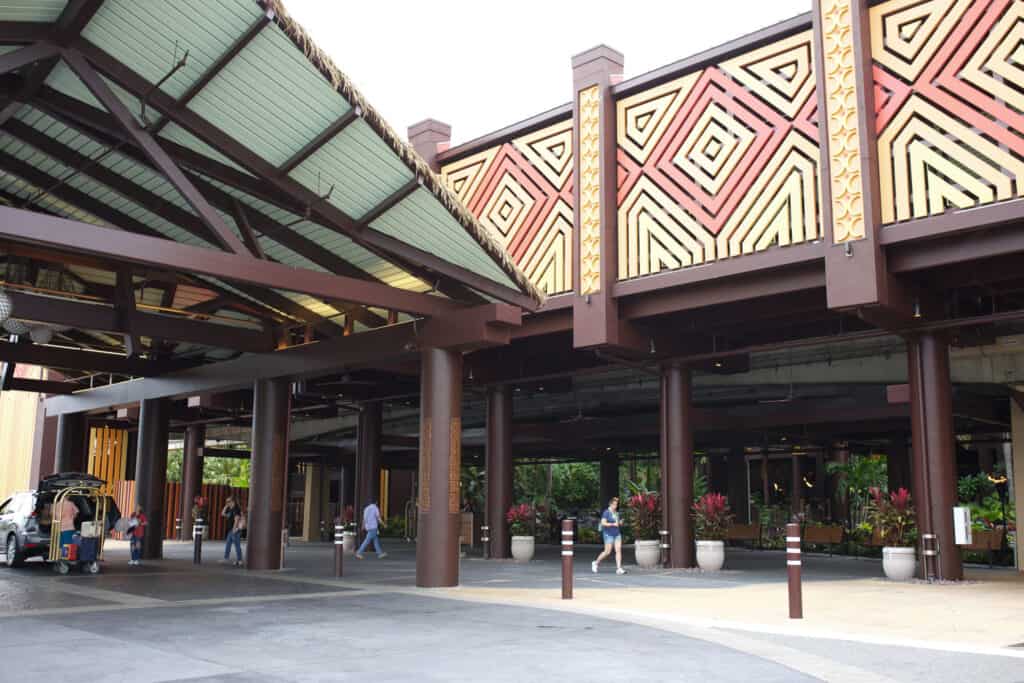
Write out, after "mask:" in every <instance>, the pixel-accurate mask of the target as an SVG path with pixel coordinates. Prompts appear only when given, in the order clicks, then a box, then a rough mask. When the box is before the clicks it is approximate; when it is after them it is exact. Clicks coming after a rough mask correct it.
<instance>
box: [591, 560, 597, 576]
mask: <svg viewBox="0 0 1024 683" xmlns="http://www.w3.org/2000/svg"><path fill="white" fill-rule="evenodd" d="M590 571H592V572H594V573H595V574H596V573H597V562H591V563H590Z"/></svg>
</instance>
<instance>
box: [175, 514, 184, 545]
mask: <svg viewBox="0 0 1024 683" xmlns="http://www.w3.org/2000/svg"><path fill="white" fill-rule="evenodd" d="M174 537H175V538H176V539H178V540H179V541H183V540H185V539H183V538H182V537H181V517H175V518H174Z"/></svg>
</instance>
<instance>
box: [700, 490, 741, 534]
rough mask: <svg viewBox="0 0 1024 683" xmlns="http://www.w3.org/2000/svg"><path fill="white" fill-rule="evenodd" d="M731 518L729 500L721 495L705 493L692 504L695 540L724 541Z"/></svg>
mask: <svg viewBox="0 0 1024 683" xmlns="http://www.w3.org/2000/svg"><path fill="white" fill-rule="evenodd" d="M732 518H733V515H732V511H731V510H730V509H729V500H728V499H727V498H726V497H725V496H723V495H722V494H721V493H705V494H704V495H703V496H701V497H700V498H698V499H697V501H696V502H695V503H694V504H693V522H694V527H695V533H696V537H697V540H700V541H724V540H725V534H726V532H727V531H728V530H729V524H730V523H731V522H732Z"/></svg>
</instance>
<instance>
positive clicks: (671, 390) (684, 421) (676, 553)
mask: <svg viewBox="0 0 1024 683" xmlns="http://www.w3.org/2000/svg"><path fill="white" fill-rule="evenodd" d="M661 383H662V401H663V403H664V405H663V410H662V424H661V433H662V434H663V439H664V446H665V455H664V462H665V466H666V468H667V469H666V472H665V486H664V492H665V497H664V499H663V507H664V508H665V509H666V510H667V513H668V514H667V517H668V532H669V566H670V567H675V568H679V567H692V566H694V560H695V550H694V545H693V517H692V516H691V515H690V507H691V505H692V503H693V423H692V413H693V411H692V406H691V402H690V401H691V391H690V370H689V368H684V367H683V366H681V365H679V364H675V363H673V364H670V365H666V366H665V367H663V368H662V371H661Z"/></svg>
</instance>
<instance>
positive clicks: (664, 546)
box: [658, 529, 668, 567]
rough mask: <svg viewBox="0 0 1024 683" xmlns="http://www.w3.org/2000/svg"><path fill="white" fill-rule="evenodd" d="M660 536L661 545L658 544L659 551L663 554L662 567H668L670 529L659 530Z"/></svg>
mask: <svg viewBox="0 0 1024 683" xmlns="http://www.w3.org/2000/svg"><path fill="white" fill-rule="evenodd" d="M658 536H659V537H660V543H659V544H658V550H659V551H660V552H661V556H660V558H659V559H660V561H661V566H662V567H664V566H667V565H668V529H660V530H658Z"/></svg>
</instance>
